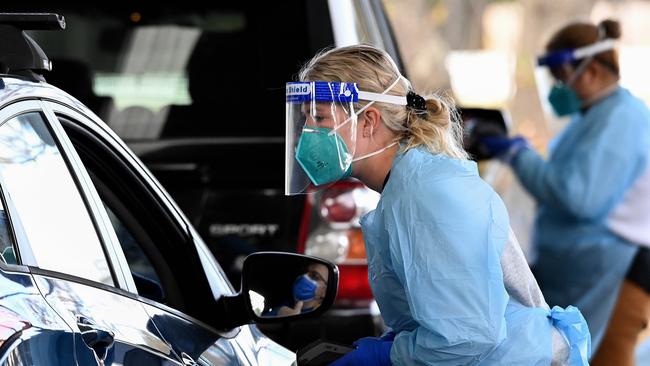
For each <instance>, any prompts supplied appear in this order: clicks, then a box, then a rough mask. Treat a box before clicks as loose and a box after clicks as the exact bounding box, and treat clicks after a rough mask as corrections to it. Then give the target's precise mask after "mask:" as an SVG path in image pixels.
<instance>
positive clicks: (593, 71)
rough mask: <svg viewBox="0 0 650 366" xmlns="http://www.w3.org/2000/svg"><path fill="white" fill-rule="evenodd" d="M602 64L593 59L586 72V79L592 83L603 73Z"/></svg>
mask: <svg viewBox="0 0 650 366" xmlns="http://www.w3.org/2000/svg"><path fill="white" fill-rule="evenodd" d="M602 72H603V70H601V65H600V64H599V63H598V61H596V60H592V61H591V62H590V63H589V65H587V69H586V70H585V72H584V75H583V76H584V81H585V82H587V83H589V84H591V83H592V82H593V81H594V80H595V79H597V78H598V76H599V75H600V73H602Z"/></svg>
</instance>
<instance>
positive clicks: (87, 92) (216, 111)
mask: <svg viewBox="0 0 650 366" xmlns="http://www.w3.org/2000/svg"><path fill="white" fill-rule="evenodd" d="M291 3H292V4H291V6H282V9H279V8H280V7H278V6H273V5H272V4H267V5H264V4H265V2H260V3H259V4H254V5H255V6H252V5H240V6H239V7H238V6H235V5H232V4H230V5H229V6H228V7H224V8H215V7H210V8H203V9H201V8H200V7H196V6H192V7H190V6H188V7H187V8H191V9H193V10H189V9H185V8H170V7H166V8H164V9H150V10H148V9H147V8H140V9H138V8H137V7H133V8H129V9H121V10H114V9H92V10H91V9H69V10H60V11H58V12H59V13H61V14H63V15H64V16H65V18H66V21H67V29H66V30H65V31H63V32H48V31H38V32H30V33H31V35H32V36H33V37H34V38H35V39H36V41H37V42H38V43H39V44H40V45H41V46H42V47H43V49H44V51H45V52H46V54H47V55H48V56H49V57H50V59H51V60H52V62H53V70H52V72H51V73H49V74H48V75H46V79H47V81H48V82H49V83H51V84H53V85H56V86H58V87H60V88H62V89H64V90H65V91H67V92H69V93H70V94H72V95H73V96H75V97H77V98H78V99H79V100H80V101H82V102H83V103H84V104H86V105H87V106H88V107H89V108H91V109H92V110H93V111H95V112H96V113H97V114H98V115H99V116H100V117H102V119H104V121H106V122H107V123H108V124H109V125H110V126H111V128H113V129H114V130H115V131H116V132H117V133H118V134H119V135H120V136H121V137H122V138H123V139H125V140H155V139H164V138H182V137H211V136H283V135H284V124H283V121H282V119H281V118H282V116H283V115H284V107H283V100H284V83H285V82H286V81H289V80H291V78H292V77H293V75H294V74H295V72H296V70H298V68H299V66H300V64H301V63H302V62H304V61H305V60H307V59H308V58H309V56H310V55H311V54H312V53H313V51H314V50H315V49H318V48H319V47H322V46H325V45H327V44H328V43H330V42H328V40H327V39H324V40H323V41H321V42H319V43H316V44H315V43H314V42H313V40H310V39H308V32H307V31H306V30H305V28H306V27H307V26H308V20H307V18H308V16H307V15H308V13H309V12H308V9H306V7H307V6H308V5H306V4H303V2H302V1H291ZM305 3H309V2H305ZM279 11H282V12H283V13H284V14H283V16H282V17H279V16H274V13H277V12H279ZM286 12H291V13H293V16H291V14H286ZM311 12H313V10H312V11H311ZM287 19H292V21H287ZM330 37H331V35H330ZM325 38H327V36H325ZM312 46H313V47H312Z"/></svg>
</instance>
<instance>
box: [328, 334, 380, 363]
mask: <svg viewBox="0 0 650 366" xmlns="http://www.w3.org/2000/svg"><path fill="white" fill-rule="evenodd" d="M353 345H354V346H355V347H356V348H357V349H355V350H354V351H352V352H350V353H348V354H347V355H345V356H343V357H341V358H339V359H338V360H336V361H334V362H333V363H331V364H330V366H374V365H376V366H391V363H390V349H391V347H392V346H393V341H383V340H381V339H379V338H375V337H366V338H361V339H359V340H357V341H356V342H354V344H353Z"/></svg>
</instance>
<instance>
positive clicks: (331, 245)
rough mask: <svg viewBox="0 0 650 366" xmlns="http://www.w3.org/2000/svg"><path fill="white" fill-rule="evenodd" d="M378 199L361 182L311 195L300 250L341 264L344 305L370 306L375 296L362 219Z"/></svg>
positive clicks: (339, 300)
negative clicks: (370, 283) (370, 280)
mask: <svg viewBox="0 0 650 366" xmlns="http://www.w3.org/2000/svg"><path fill="white" fill-rule="evenodd" d="M378 200H379V195H378V194H377V193H376V192H373V191H371V190H370V189H368V188H367V187H366V186H364V185H363V184H362V183H360V182H358V181H345V182H339V183H336V184H335V185H333V186H332V187H330V188H328V189H327V190H325V191H320V192H310V193H309V195H308V197H307V200H306V203H305V210H304V211H303V220H302V227H301V228H300V238H299V242H298V252H299V253H306V254H309V255H315V256H317V257H322V258H325V259H328V260H330V261H332V262H334V263H335V264H337V265H338V267H339V291H338V295H337V303H338V304H340V305H344V306H357V305H359V306H361V305H362V304H363V305H367V304H368V303H369V301H371V300H372V298H373V297H372V291H371V290H370V285H369V284H368V265H367V260H366V248H365V244H364V241H363V235H362V233H361V228H360V225H359V218H360V217H361V216H362V215H364V214H365V213H367V212H368V211H369V210H371V209H374V208H375V206H376V203H377V201H378Z"/></svg>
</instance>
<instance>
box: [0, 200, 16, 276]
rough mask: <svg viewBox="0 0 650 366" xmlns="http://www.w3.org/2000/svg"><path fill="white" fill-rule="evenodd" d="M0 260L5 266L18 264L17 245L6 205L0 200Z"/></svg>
mask: <svg viewBox="0 0 650 366" xmlns="http://www.w3.org/2000/svg"><path fill="white" fill-rule="evenodd" d="M0 260H2V262H4V263H5V264H18V260H17V256H16V243H15V241H14V238H13V235H12V233H11V227H10V224H9V218H8V216H7V211H6V210H5V205H4V203H3V202H2V201H1V200H0Z"/></svg>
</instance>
